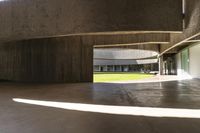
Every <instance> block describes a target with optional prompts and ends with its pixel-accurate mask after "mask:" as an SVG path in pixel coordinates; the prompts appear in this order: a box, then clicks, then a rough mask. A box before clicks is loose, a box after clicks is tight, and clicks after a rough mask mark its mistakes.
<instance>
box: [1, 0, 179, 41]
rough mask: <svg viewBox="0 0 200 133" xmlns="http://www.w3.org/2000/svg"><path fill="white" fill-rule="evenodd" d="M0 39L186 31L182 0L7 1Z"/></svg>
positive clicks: (3, 9) (2, 9)
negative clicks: (120, 32) (183, 25)
mask: <svg viewBox="0 0 200 133" xmlns="http://www.w3.org/2000/svg"><path fill="white" fill-rule="evenodd" d="M0 12H1V13H0V29H1V30H0V39H6V40H7V39H14V38H15V39H19V38H21V39H26V38H35V37H46V36H57V35H68V34H76V33H91V32H110V31H138V30H139V31H182V15H181V13H182V0H153V1H150V0H4V1H0Z"/></svg>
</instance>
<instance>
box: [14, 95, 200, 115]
mask: <svg viewBox="0 0 200 133" xmlns="http://www.w3.org/2000/svg"><path fill="white" fill-rule="evenodd" d="M13 101H15V102H19V103H25V104H31V105H39V106H46V107H54V108H61V109H66V110H74V111H84V112H93V113H104V114H115V115H133V116H147V117H175V118H200V109H175V108H154V107H133V106H111V105H95V104H83V103H68V102H54V101H41V100H30V99H20V98H13Z"/></svg>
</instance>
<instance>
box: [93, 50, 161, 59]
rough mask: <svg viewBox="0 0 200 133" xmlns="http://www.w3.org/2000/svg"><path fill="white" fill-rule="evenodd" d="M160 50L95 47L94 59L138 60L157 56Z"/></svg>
mask: <svg viewBox="0 0 200 133" xmlns="http://www.w3.org/2000/svg"><path fill="white" fill-rule="evenodd" d="M157 55H158V52H155V51H149V50H136V49H121V48H112V49H94V57H93V58H94V59H99V60H136V59H145V58H151V57H156V56H157Z"/></svg>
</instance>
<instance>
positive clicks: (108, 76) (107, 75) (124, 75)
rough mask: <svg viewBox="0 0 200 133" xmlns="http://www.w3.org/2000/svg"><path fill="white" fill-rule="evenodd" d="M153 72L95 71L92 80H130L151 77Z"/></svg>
mask: <svg viewBox="0 0 200 133" xmlns="http://www.w3.org/2000/svg"><path fill="white" fill-rule="evenodd" d="M153 76H154V75H153V74H145V73H133V72H95V73H94V82H112V81H130V80H139V79H145V78H150V77H153Z"/></svg>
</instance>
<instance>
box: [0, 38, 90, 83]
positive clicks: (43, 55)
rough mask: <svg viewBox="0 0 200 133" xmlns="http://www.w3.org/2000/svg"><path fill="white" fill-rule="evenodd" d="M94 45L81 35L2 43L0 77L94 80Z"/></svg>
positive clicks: (54, 80)
mask: <svg viewBox="0 0 200 133" xmlns="http://www.w3.org/2000/svg"><path fill="white" fill-rule="evenodd" d="M92 74H93V47H92V46H91V45H87V44H83V43H82V42H81V39H80V38H77V37H70V38H69V37H65V38H49V39H34V40H26V41H18V42H15V43H7V44H4V45H0V79H3V80H11V81H20V82H91V81H92V79H93V76H92Z"/></svg>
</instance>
